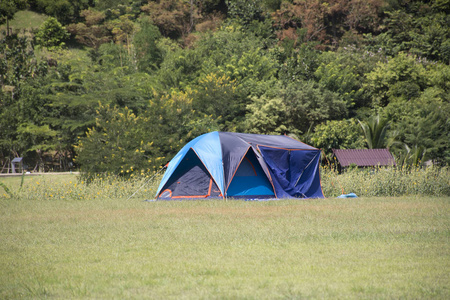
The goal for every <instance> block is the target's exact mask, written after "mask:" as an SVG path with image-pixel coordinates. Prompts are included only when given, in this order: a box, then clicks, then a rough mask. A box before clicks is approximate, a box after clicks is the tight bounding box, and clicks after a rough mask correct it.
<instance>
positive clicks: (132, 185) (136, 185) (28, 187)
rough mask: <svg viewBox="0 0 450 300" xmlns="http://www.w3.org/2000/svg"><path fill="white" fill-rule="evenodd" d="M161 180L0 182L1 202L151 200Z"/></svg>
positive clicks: (67, 178) (36, 178)
mask: <svg viewBox="0 0 450 300" xmlns="http://www.w3.org/2000/svg"><path fill="white" fill-rule="evenodd" d="M160 179H161V176H159V175H158V176H156V177H152V176H150V175H147V176H133V177H131V178H123V177H120V176H115V175H107V176H97V177H95V178H93V179H92V180H90V181H89V182H86V181H83V180H82V178H81V177H79V176H76V175H60V176H58V175H55V176H51V175H42V176H25V178H24V177H22V178H19V177H15V178H3V179H0V182H2V183H1V185H0V186H4V188H6V189H4V191H3V192H2V191H1V190H0V198H1V197H6V198H16V199H20V200H44V199H52V200H95V199H109V198H120V199H122V198H128V197H130V196H131V195H133V194H135V195H134V197H137V198H139V197H140V198H147V199H152V198H153V197H154V195H155V193H156V188H157V186H158V184H159V180H160Z"/></svg>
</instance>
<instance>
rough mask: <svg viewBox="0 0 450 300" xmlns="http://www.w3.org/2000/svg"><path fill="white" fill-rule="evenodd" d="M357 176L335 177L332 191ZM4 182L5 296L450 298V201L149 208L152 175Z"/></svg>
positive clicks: (0, 214) (1, 249)
mask: <svg viewBox="0 0 450 300" xmlns="http://www.w3.org/2000/svg"><path fill="white" fill-rule="evenodd" d="M326 175H328V176H330V177H329V178H328V179H327V177H326ZM333 176H338V175H333ZM346 176H350V174H347V175H344V176H341V177H336V178H334V177H332V175H330V174H327V173H326V172H324V173H323V184H324V191H325V190H327V189H329V192H333V193H337V194H339V193H340V189H341V187H338V188H336V189H333V186H336V185H338V184H337V183H333V184H331V183H330V180H331V178H333V180H336V179H337V180H339V182H340V183H339V185H343V186H344V188H346V189H347V188H348V187H347V183H346V182H347V180H348V181H349V182H352V180H351V177H349V178H350V179H346ZM352 176H355V177H358V178H362V177H363V175H359V176H357V175H352ZM367 176H368V175H367ZM375 176H376V175H375ZM415 176H419V175H417V174H416V175H415ZM437 176H438V177H437V178H438V179H439V178H440V177H439V176H440V175H437ZM416 179H417V178H416ZM360 180H362V179H360ZM404 180H406V179H404ZM435 180H437V179H435ZM439 180H444V182H445V180H446V179H445V178H442V179H439ZM447 180H448V178H447ZM0 181H2V183H3V185H2V186H1V187H0V191H1V192H0V205H1V210H0V239H1V241H2V242H1V243H0V256H1V257H0V298H2V299H16V298H20V299H31V298H32V299H39V298H58V299H61V298H113V299H114V298H120V299H123V298H126V299H130V298H132V299H136V298H138V299H139V298H152V299H180V298H182V299H223V298H226V299H228V298H234V299H292V298H294V299H297V298H313V299H315V298H345V299H347V298H348V299H360V298H413V299H418V298H427V299H448V298H449V297H450V289H449V287H450V275H449V273H448V270H449V269H450V248H449V237H450V197H449V196H448V195H447V196H445V195H440V196H430V195H428V196H426V195H423V194H418V193H416V194H412V193H410V194H408V195H403V196H398V197H389V196H379V197H373V196H362V197H359V198H348V199H338V198H336V197H334V196H329V197H328V198H326V199H309V200H276V201H262V202H256V201H241V200H236V201H234V200H231V199H229V200H228V201H225V200H195V201H145V200H146V199H152V196H153V194H154V188H155V187H156V184H157V180H156V181H152V182H150V183H149V184H146V185H144V187H143V188H142V189H141V190H140V191H139V192H138V193H136V195H135V196H134V197H132V198H129V196H130V195H131V194H132V193H133V192H135V191H137V190H138V188H140V187H142V186H143V184H144V183H146V182H147V181H148V177H147V178H146V177H145V176H144V177H140V178H137V179H130V180H118V179H117V178H114V177H109V178H108V177H106V178H101V179H100V178H99V179H97V180H96V181H94V182H93V183H91V184H86V183H85V182H82V181H81V179H79V178H78V177H77V176H75V175H64V176H47V175H45V176H26V177H24V178H21V177H15V178H0ZM353 181H354V180H353ZM412 184H413V186H417V185H418V184H422V181H418V182H416V184H415V185H414V182H412ZM4 187H7V188H8V190H9V191H8V192H4V191H3V190H2V188H4ZM335 190H336V191H335ZM411 190H413V189H412V188H411ZM419 190H421V189H419ZM346 192H347V191H346ZM348 192H350V190H348ZM27 194H29V195H28V196H27Z"/></svg>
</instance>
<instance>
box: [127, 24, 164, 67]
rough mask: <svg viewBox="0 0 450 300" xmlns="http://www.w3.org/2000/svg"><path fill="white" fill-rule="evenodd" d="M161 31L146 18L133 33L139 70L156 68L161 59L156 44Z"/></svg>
mask: <svg viewBox="0 0 450 300" xmlns="http://www.w3.org/2000/svg"><path fill="white" fill-rule="evenodd" d="M160 38H161V33H160V32H159V30H158V28H157V27H156V26H155V25H153V24H152V23H151V22H150V20H149V19H148V18H144V19H142V20H141V22H140V29H139V31H138V32H136V33H135V35H134V38H133V45H134V47H135V51H136V59H137V65H138V69H139V70H140V71H147V72H150V71H153V70H155V69H157V68H158V67H159V65H160V63H161V61H162V53H161V51H160V49H159V48H158V46H157V41H158V39H160Z"/></svg>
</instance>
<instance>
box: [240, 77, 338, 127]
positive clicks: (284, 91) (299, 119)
mask: <svg viewBox="0 0 450 300" xmlns="http://www.w3.org/2000/svg"><path fill="white" fill-rule="evenodd" d="M280 100H281V103H282V105H281V104H280V103H279V102H280ZM275 105H277V106H278V108H277V109H276V110H275V112H276V113H275V112H270V111H269V110H270V109H271V108H273V107H274V106H275ZM247 108H248V109H249V113H248V115H247V122H246V126H247V128H246V129H247V130H252V131H253V132H255V131H256V130H258V131H259V132H258V133H268V132H273V130H274V128H275V129H276V130H277V131H279V130H282V129H284V128H286V129H287V130H288V132H287V133H293V134H295V135H297V136H300V134H304V133H306V132H308V131H309V130H310V128H312V127H313V126H314V125H316V124H320V123H322V122H324V121H325V120H338V119H342V118H344V117H345V116H346V115H347V108H346V105H345V102H344V100H343V99H342V98H341V97H340V96H339V95H338V94H336V93H333V92H331V91H329V90H326V89H324V88H323V87H322V86H320V85H318V84H317V83H315V82H313V81H299V82H295V83H291V84H288V85H287V86H276V87H274V88H272V89H270V90H268V91H267V92H266V94H264V95H263V96H262V97H260V98H257V97H253V98H252V103H251V104H249V105H248V106H247ZM274 113H275V114H276V115H278V117H275V118H274V119H273V120H272V118H273V117H274V116H273V114H274Z"/></svg>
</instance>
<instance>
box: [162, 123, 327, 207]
mask: <svg viewBox="0 0 450 300" xmlns="http://www.w3.org/2000/svg"><path fill="white" fill-rule="evenodd" d="M319 161H320V150H319V149H316V148H314V147H311V146H309V145H306V144H304V143H302V142H299V141H297V140H295V139H292V138H290V137H288V136H282V135H280V136H277V135H260V134H248V133H233V132H218V131H214V132H210V133H206V134H203V135H201V136H198V137H197V138H195V139H193V140H192V141H190V142H189V143H187V144H186V145H185V146H184V147H183V148H182V149H181V150H180V151H179V152H178V153H177V154H176V155H175V157H174V158H173V159H172V160H171V161H170V162H169V164H168V166H167V170H166V171H165V173H164V176H163V178H162V180H161V183H160V184H159V187H158V190H157V192H156V198H157V199H179V198H225V197H232V198H245V199H259V198H263V199H264V198H265V199H267V198H323V192H322V187H321V185H320V175H319Z"/></svg>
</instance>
